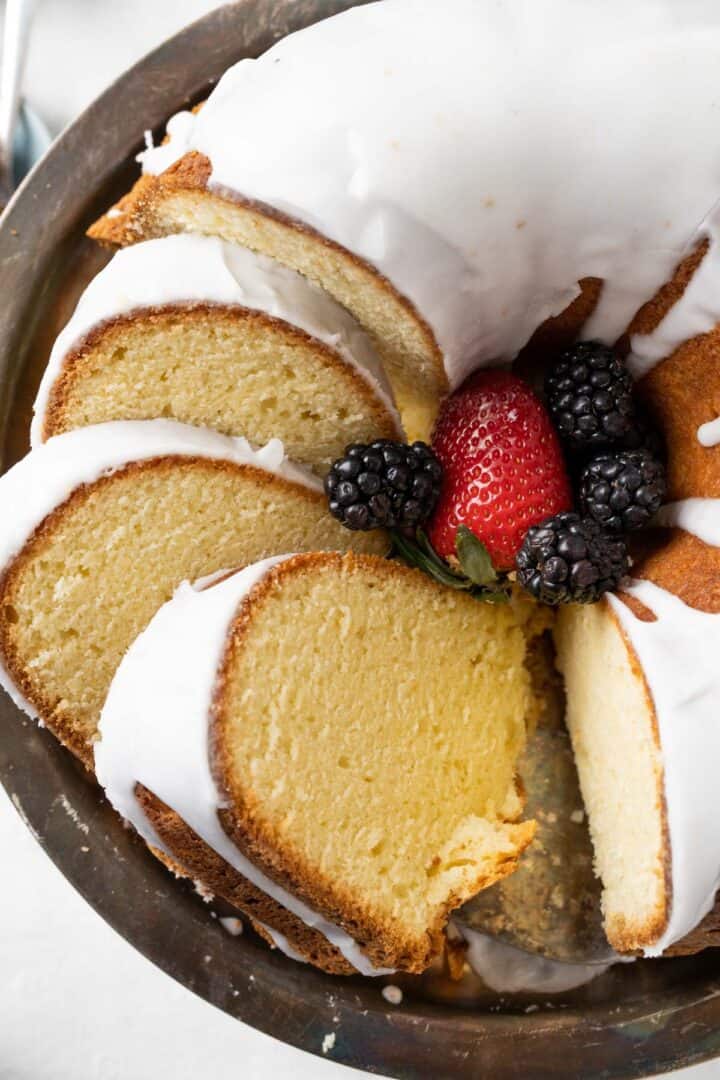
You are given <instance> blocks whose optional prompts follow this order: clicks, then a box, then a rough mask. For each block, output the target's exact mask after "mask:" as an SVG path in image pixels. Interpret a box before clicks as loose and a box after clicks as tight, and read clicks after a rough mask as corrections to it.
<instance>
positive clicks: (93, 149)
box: [0, 0, 720, 1080]
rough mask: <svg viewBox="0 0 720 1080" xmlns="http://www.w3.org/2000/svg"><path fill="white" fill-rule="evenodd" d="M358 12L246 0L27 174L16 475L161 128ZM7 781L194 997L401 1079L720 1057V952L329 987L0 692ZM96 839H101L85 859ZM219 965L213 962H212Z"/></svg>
mask: <svg viewBox="0 0 720 1080" xmlns="http://www.w3.org/2000/svg"><path fill="white" fill-rule="evenodd" d="M347 6H349V4H348V3H345V2H343V0H338V2H330V0H325V2H323V0H245V2H241V3H236V4H229V5H226V6H225V7H223V8H220V9H218V10H216V11H214V12H212V13H211V14H210V15H208V16H206V17H205V18H204V19H202V20H200V21H199V22H198V23H196V24H194V25H193V26H191V27H189V28H188V29H187V30H185V31H184V32H183V33H181V34H179V35H178V36H177V37H175V38H173V39H171V40H170V41H169V42H167V43H166V44H165V45H163V46H162V47H161V48H159V49H158V50H156V51H155V52H153V53H152V54H150V55H149V56H148V57H147V58H146V59H145V60H143V61H142V62H141V63H140V64H139V65H137V66H136V67H135V68H133V69H131V70H130V71H129V72H128V73H127V74H126V75H125V76H123V78H121V79H120V80H119V82H118V83H116V84H115V86H114V87H113V88H112V89H111V90H110V91H108V92H107V93H106V94H105V95H104V96H103V97H101V98H100V99H99V100H98V101H97V102H96V103H95V104H94V105H93V106H92V107H91V108H90V109H89V110H88V111H87V112H86V113H85V114H84V115H83V116H82V117H81V118H80V119H79V120H78V121H77V122H76V123H75V124H74V125H73V126H72V127H71V128H70V129H69V130H68V131H67V132H66V134H65V135H64V136H63V137H62V139H61V140H60V141H59V142H58V143H57V144H56V145H55V147H54V148H53V149H52V151H51V152H50V154H49V156H48V157H47V158H46V159H45V160H44V161H43V162H41V163H40V165H39V166H38V167H37V168H36V170H35V171H34V173H33V174H32V175H31V176H30V177H29V178H28V180H27V181H26V182H25V184H24V186H23V188H22V189H21V191H20V192H19V193H18V195H17V197H16V199H15V200H14V202H13V204H12V205H11V206H10V208H9V209H8V211H7V213H6V215H5V217H4V218H3V220H2V224H1V225H0V295H1V296H2V305H0V306H1V310H0V423H2V435H3V438H2V445H3V447H4V467H7V466H8V465H10V464H12V462H13V461H14V460H16V459H17V458H18V457H19V456H21V455H22V454H23V453H24V452H25V451H26V449H27V431H28V420H29V415H30V407H31V403H32V399H33V396H34V392H35V388H36V386H37V382H38V378H39V374H40V371H41V369H42V366H43V364H44V362H45V360H46V358H47V354H48V350H49V346H50V344H51V342H52V340H53V338H54V336H55V334H56V333H57V331H58V330H59V328H60V327H61V326H62V325H63V323H64V322H65V320H66V319H67V317H68V314H69V312H70V310H71V309H72V307H73V305H74V303H75V301H76V299H77V296H78V295H79V293H80V291H81V290H82V288H83V287H84V285H85V284H86V282H87V281H88V279H89V278H90V277H91V276H92V274H93V273H94V272H95V271H96V270H97V269H98V268H99V267H100V265H102V263H103V261H104V260H105V259H106V257H107V256H106V255H105V254H104V253H103V252H101V251H99V249H97V248H96V247H94V246H93V245H91V244H90V243H89V242H88V241H87V240H86V239H85V238H84V228H85V227H86V225H87V224H88V223H89V222H90V221H92V220H93V219H94V217H96V216H97V214H98V213H99V212H100V211H101V210H102V209H104V208H105V207H106V206H107V205H108V204H109V202H110V201H111V200H112V199H113V198H114V197H116V196H117V195H119V194H120V193H121V192H122V191H123V190H125V189H126V187H127V186H128V184H129V182H130V181H131V179H132V178H133V176H134V173H135V167H134V166H133V163H132V159H133V155H134V153H135V152H136V151H137V149H138V148H139V145H140V143H141V139H142V131H143V129H144V128H147V127H150V128H159V127H160V126H161V124H162V122H163V120H164V119H165V118H166V117H167V115H168V114H170V113H171V112H173V111H175V110H176V109H177V108H179V107H181V106H182V105H184V104H185V103H187V102H192V101H196V100H198V99H200V98H201V97H202V96H203V94H204V93H205V92H206V91H207V89H208V86H209V84H211V83H212V81H213V80H215V79H216V78H217V77H218V76H219V75H220V74H221V72H222V71H223V70H224V69H225V68H226V67H227V66H228V65H229V64H230V63H232V62H234V61H235V60H237V59H239V58H240V57H242V56H252V55H257V54H258V53H259V52H261V51H263V50H264V49H265V48H267V47H268V46H269V45H270V44H271V43H272V41H274V40H275V39H276V38H277V37H278V36H281V35H282V34H283V33H287V32H288V31H290V30H292V29H295V28H297V27H299V26H302V25H305V24H307V23H309V22H312V21H314V20H316V19H317V18H320V17H322V16H324V15H326V14H329V13H331V12H333V11H336V10H340V9H342V8H344V7H347ZM0 779H1V780H2V782H3V784H4V786H5V787H6V789H7V791H8V793H9V794H10V796H11V798H12V800H13V802H14V804H15V806H16V808H17V809H18V812H19V813H20V814H21V815H22V817H23V819H24V820H25V822H26V824H27V826H28V828H30V829H31V830H32V832H33V834H34V835H35V836H36V838H37V840H38V842H39V843H40V844H41V845H42V846H43V847H44V848H45V850H46V851H47V853H48V854H49V856H50V857H51V858H52V859H53V860H54V862H55V863H56V865H57V866H58V868H59V869H60V870H61V871H62V873H63V874H64V875H65V876H66V877H67V879H68V880H69V881H70V882H72V884H73V885H74V886H75V888H76V889H77V890H78V891H79V892H80V893H81V894H82V895H83V896H84V897H85V898H86V899H87V901H88V902H89V903H90V904H91V905H92V906H93V907H94V908H95V909H96V910H97V911H98V912H99V913H100V914H101V915H102V916H103V917H104V918H105V919H106V920H107V922H108V923H110V924H111V925H112V926H113V927H114V928H115V929H116V930H117V931H118V932H119V933H120V934H122V935H123V936H124V937H125V938H126V939H127V940H128V941H129V942H130V943H131V944H132V945H134V946H135V948H137V949H139V950H140V951H141V952H142V953H143V954H144V955H146V956H147V957H149V958H150V959H151V960H153V961H154V962H155V963H156V964H157V965H158V966H159V967H161V968H162V969H164V970H165V971H166V972H167V973H168V974H169V975H171V976H173V978H175V979H177V980H178V981H180V982H181V983H183V984H184V985H185V986H187V987H189V988H190V989H191V990H193V991H195V993H197V994H199V995H201V996H202V997H204V998H206V999H207V1000H208V1001H210V1002H212V1003H213V1004H215V1005H217V1006H218V1007H219V1008H221V1009H224V1010H225V1011H226V1012H227V1013H229V1014H231V1015H233V1016H236V1017H238V1018H239V1019H241V1020H243V1021H245V1022H246V1023H249V1024H252V1025H254V1026H255V1027H257V1028H259V1029H260V1030H262V1031H265V1032H267V1033H268V1034H271V1035H274V1036H275V1037H277V1038H279V1039H283V1040H285V1041H286V1042H288V1043H291V1044H293V1045H295V1046H298V1047H301V1048H303V1049H306V1050H310V1051H313V1052H318V1050H319V1048H320V1046H321V1044H322V1040H323V1036H324V1035H326V1034H327V1033H329V1032H335V1035H336V1039H335V1045H334V1048H333V1051H332V1056H333V1058H334V1059H335V1060H337V1061H340V1062H344V1063H346V1064H348V1065H354V1066H357V1067H359V1068H365V1069H368V1070H369V1071H371V1072H379V1073H381V1074H383V1075H386V1076H393V1077H408V1078H419V1077H428V1076H432V1077H433V1078H441V1077H477V1076H485V1075H487V1076H492V1077H493V1078H497V1080H504V1078H510V1077H513V1078H516V1077H524V1078H526V1077H533V1078H538V1080H542V1078H543V1077H546V1076H547V1077H550V1076H553V1077H568V1078H569V1077H572V1078H579V1077H600V1076H602V1077H634V1076H643V1075H647V1074H649V1073H656V1072H661V1071H663V1070H666V1069H670V1068H676V1067H679V1066H681V1065H686V1064H691V1063H693V1062H696V1061H702V1060H705V1059H707V1058H709V1057H712V1056H714V1055H717V1054H719V1053H720V956H718V955H717V954H715V953H713V952H708V953H705V954H704V955H702V956H699V957H696V958H689V959H682V960H672V961H661V962H656V963H650V964H648V963H645V964H636V965H630V966H628V967H626V968H621V969H617V970H613V971H611V972H609V973H608V974H607V975H605V976H603V977H602V978H600V979H598V980H596V981H595V982H594V983H592V984H591V985H590V986H588V987H586V988H585V989H583V990H581V991H576V992H574V993H572V994H567V995H563V996H560V997H554V998H553V999H552V1000H551V1001H546V1000H543V999H533V998H523V997H515V998H512V999H501V998H498V997H497V995H494V994H491V993H490V992H488V991H487V990H486V989H485V988H484V987H483V986H482V984H481V983H480V982H479V980H472V979H469V980H467V979H466V980H464V981H463V982H461V983H460V984H451V983H449V982H448V981H447V979H445V978H444V976H443V975H442V974H441V973H432V972H431V973H430V974H429V975H428V976H426V977H423V978H422V979H412V978H407V979H402V980H400V979H395V980H394V981H395V982H400V983H401V985H402V987H403V990H404V992H405V999H404V1002H403V1004H402V1006H401V1007H399V1008H397V1007H393V1006H391V1005H388V1004H387V1003H386V1002H385V1001H384V999H383V998H382V996H381V994H380V992H379V990H380V987H379V984H378V982H377V981H375V980H363V979H360V978H357V979H332V978H329V977H327V976H324V975H322V974H320V973H319V972H316V971H314V970H312V969H310V968H308V967H305V966H302V965H298V964H294V963H292V962H291V961H289V960H286V958H285V957H284V956H282V955H279V954H276V953H273V952H271V951H270V950H268V949H267V948H266V947H265V946H264V945H263V944H262V943H260V942H258V941H257V940H255V939H254V938H253V937H252V935H250V934H247V935H243V936H242V937H240V938H230V937H229V936H228V935H227V934H226V932H225V931H224V930H223V929H221V927H220V926H219V925H218V923H217V921H216V920H214V919H212V918H210V917H209V914H208V907H207V906H206V905H205V904H204V903H202V901H200V900H199V898H198V897H197V896H196V895H195V894H194V893H193V891H192V889H190V888H188V887H186V886H185V885H183V884H181V883H178V882H176V881H175V880H173V879H172V878H170V877H169V876H168V874H167V872H166V871H165V870H164V869H163V867H161V866H160V864H159V863H157V862H156V861H155V860H154V859H153V858H152V857H151V856H149V855H148V853H147V851H146V850H145V849H144V848H143V846H142V845H141V844H140V843H139V842H137V840H136V839H135V838H134V837H133V836H132V835H131V834H130V833H129V832H128V831H127V830H126V829H124V828H123V827H122V825H121V823H120V822H119V820H118V819H117V818H116V816H115V815H114V814H113V812H112V811H111V810H110V808H109V807H108V806H107V804H106V803H105V802H104V800H103V798H102V795H101V793H100V791H99V790H98V788H97V787H96V786H95V784H94V783H93V782H92V781H90V780H88V778H87V776H86V775H85V774H84V773H83V770H82V769H81V767H80V766H79V765H78V764H77V763H76V762H75V761H74V760H73V759H72V758H71V757H70V756H69V755H68V754H67V753H65V751H63V750H62V748H61V747H59V746H58V745H57V743H56V742H55V741H54V740H53V739H52V737H51V736H50V735H48V733H47V732H46V731H43V730H41V729H39V728H38V727H37V726H36V725H34V724H32V723H30V722H29V721H27V720H24V719H23V718H22V717H21V716H20V715H19V713H18V712H17V710H16V709H15V708H14V707H13V706H12V705H11V704H10V702H9V700H8V699H7V698H6V697H5V696H3V697H2V700H0ZM81 848H86V849H88V848H89V851H81ZM207 957H211V960H210V961H208V960H207Z"/></svg>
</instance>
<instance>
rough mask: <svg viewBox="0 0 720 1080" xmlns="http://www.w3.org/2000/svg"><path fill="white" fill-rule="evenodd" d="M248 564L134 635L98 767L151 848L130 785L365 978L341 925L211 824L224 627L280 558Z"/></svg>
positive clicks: (108, 705) (182, 595)
mask: <svg viewBox="0 0 720 1080" xmlns="http://www.w3.org/2000/svg"><path fill="white" fill-rule="evenodd" d="M289 557H290V556H288V555H285V556H278V557H275V558H272V559H266V560H264V561H263V562H260V563H256V564H255V565H254V566H249V567H247V568H246V569H244V570H241V571H240V572H238V573H236V574H233V575H232V576H231V577H229V578H226V579H225V580H224V581H220V582H218V583H217V584H214V585H212V586H211V587H209V588H198V586H197V585H196V586H192V585H190V584H188V583H187V582H186V583H184V584H183V585H181V586H180V587H179V588H178V589H177V591H176V593H175V596H174V598H173V599H172V600H171V601H169V602H168V603H167V604H165V605H164V606H163V607H162V608H160V610H159V611H158V613H157V614H156V615H155V617H154V618H153V619H152V621H151V622H150V624H149V625H148V627H147V628H146V629H145V630H144V631H143V632H142V633H141V634H140V636H139V637H138V638H137V640H136V641H135V642H134V643H133V645H132V646H131V647H130V649H129V650H128V652H127V653H126V655H125V657H124V659H123V660H122V662H121V664H120V666H119V668H118V670H117V672H116V674H115V678H114V679H113V682H112V685H111V687H110V691H109V693H108V697H107V700H106V702H105V706H104V708H103V712H102V716H101V719H100V725H99V731H100V735H101V738H100V741H99V742H98V743H96V744H95V770H96V773H97V777H98V780H99V781H100V783H101V784H102V785H103V787H104V788H105V792H106V794H107V797H108V799H109V800H110V802H111V803H112V805H113V806H114V807H115V809H116V810H117V811H118V812H119V813H120V814H121V815H122V816H123V817H124V818H126V819H127V820H128V821H130V822H131V823H132V824H133V825H134V827H135V828H136V829H137V831H138V832H139V833H140V835H141V836H142V837H143V838H144V839H145V840H146V841H147V842H148V843H150V844H153V845H155V846H156V847H159V848H160V849H161V850H162V851H165V850H166V849H165V846H164V845H163V843H162V841H161V840H160V838H159V836H157V834H156V832H155V830H154V829H153V827H152V825H151V824H150V822H149V821H148V820H147V818H146V817H145V814H144V813H143V811H142V808H141V807H140V805H139V803H138V802H137V799H136V798H135V794H134V788H135V784H136V783H138V782H139V783H142V784H144V785H145V786H146V787H147V788H148V789H149V790H150V791H152V792H153V793H154V794H155V795H156V796H157V797H158V798H160V799H162V801H163V802H164V803H166V804H167V805H168V806H170V807H171V808H172V809H173V810H175V811H176V813H178V814H179V815H180V817H181V818H182V819H183V820H184V821H185V822H186V823H187V824H188V825H189V826H190V828H191V829H193V831H194V832H196V833H197V835H198V836H199V837H200V838H201V839H202V840H204V841H205V843H206V844H208V845H209V846H210V847H211V848H213V850H214V851H216V852H217V853H218V854H219V855H220V856H221V857H222V858H223V859H225V861H226V862H228V863H229V864H230V865H231V866H232V867H234V869H235V870H237V871H238V873H240V874H242V875H243V876H244V877H246V878H247V879H248V880H249V881H251V882H252V883H253V884H254V885H255V886H256V887H257V888H259V889H261V890H262V891H263V892H264V893H267V895H268V896H270V897H272V898H273V899H274V900H276V901H277V902H278V903H279V904H282V905H283V907H285V908H287V909H288V910H289V911H291V912H292V913H293V914H294V915H296V916H297V917H298V918H299V919H301V920H302V921H303V922H304V923H306V924H307V925H308V926H310V927H313V928H314V929H316V930H318V931H319V933H321V934H323V935H324V936H325V937H326V938H327V939H328V941H330V942H331V943H332V944H333V945H335V946H336V947H337V948H338V949H339V950H340V952H341V953H342V954H343V956H345V957H346V959H348V960H349V961H350V963H351V964H352V965H353V966H354V967H356V968H357V969H358V971H361V972H362V973H363V974H364V975H383V974H388V972H387V971H386V970H384V969H379V968H373V967H372V965H371V964H370V962H369V960H368V959H367V957H366V956H365V954H364V953H363V952H362V951H361V950H360V949H359V948H358V946H357V945H356V943H355V942H354V941H353V940H352V938H351V937H350V936H349V935H348V934H347V933H346V932H345V931H344V930H342V929H341V928H340V927H338V926H335V925H333V924H332V923H330V922H328V921H327V920H326V919H324V918H323V917H322V916H321V915H320V914H319V913H318V912H316V911H313V910H312V908H310V907H309V906H308V905H307V904H305V903H303V902H302V901H301V900H299V899H298V898H297V897H296V896H294V895H293V894H292V893H290V892H288V891H287V890H286V889H283V888H281V887H280V886H279V885H277V884H276V883H275V882H274V881H271V880H270V878H268V877H266V875H265V874H263V873H262V872H261V871H260V870H258V869H257V868H256V867H255V866H254V865H253V864H252V863H251V862H250V860H249V859H247V858H246V857H245V856H244V855H243V854H242V853H241V852H240V851H239V849H238V848H237V847H236V846H235V844H233V843H232V841H231V840H230V838H229V837H228V835H227V834H226V833H225V831H224V830H223V828H222V826H221V824H220V821H219V820H218V816H217V810H218V807H219V806H221V805H222V800H221V797H220V794H219V792H218V790H217V787H216V785H215V781H214V779H213V776H212V773H211V770H210V763H209V760H208V718H209V707H210V701H211V699H212V691H213V687H214V684H215V679H216V674H217V669H218V666H219V664H220V660H221V657H222V652H223V649H224V647H225V642H226V637H227V632H228V628H229V626H230V623H231V621H232V619H233V617H234V615H235V613H236V611H237V609H238V607H239V605H240V604H241V603H242V601H243V600H244V598H245V597H246V596H247V594H248V592H249V591H250V590H251V589H252V588H253V587H254V586H255V585H256V584H257V583H258V582H259V581H260V580H261V579H262V578H263V577H264V575H265V574H266V573H267V572H268V571H269V570H270V569H271V568H272V567H273V566H275V565H276V564H277V563H278V562H281V561H282V560H283V559H286V558H289Z"/></svg>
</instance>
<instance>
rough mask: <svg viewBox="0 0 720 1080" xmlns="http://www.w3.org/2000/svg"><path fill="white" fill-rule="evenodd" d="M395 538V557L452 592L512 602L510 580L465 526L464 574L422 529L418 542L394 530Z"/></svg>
mask: <svg viewBox="0 0 720 1080" xmlns="http://www.w3.org/2000/svg"><path fill="white" fill-rule="evenodd" d="M460 530H462V535H461V532H460ZM391 537H392V542H393V550H392V553H391V554H392V555H397V556H399V558H401V559H402V560H403V562H405V563H407V564H408V565H409V566H414V567H416V568H417V569H418V570H422V572H423V573H424V574H427V575H428V577H431V578H433V580H434V581H437V582H439V583H440V584H441V585H445V586H446V587H447V588H449V589H460V590H462V591H464V592H467V593H468V594H469V595H470V596H472V597H474V598H475V599H476V600H483V601H485V602H486V603H488V604H506V603H507V602H508V601H509V599H510V587H509V584H508V582H507V579H505V578H501V577H499V575H498V574H497V571H496V570H495V569H494V567H493V565H492V561H491V559H490V556H489V554H488V552H487V549H486V548H485V545H484V544H483V543H482V541H480V540H478V538H477V537H476V536H475V535H474V533H472V532H470V530H469V529H466V528H465V526H463V525H461V526H460V529H458V538H457V542H456V548H457V552H458V559H459V561H460V565H461V568H462V570H463V573H456V572H455V570H453V569H452V567H451V566H449V565H448V564H447V563H446V562H445V560H444V559H441V558H440V556H439V555H438V553H437V552H436V551H435V549H434V548H433V546H432V544H431V543H430V541H429V539H428V538H427V536H426V535H425V533H424V532H423V530H422V529H418V530H417V532H416V536H415V539H414V540H412V539H410V538H409V537H408V536H405V535H404V534H403V533H400V532H395V531H394V530H391ZM473 575H474V576H473Z"/></svg>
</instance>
